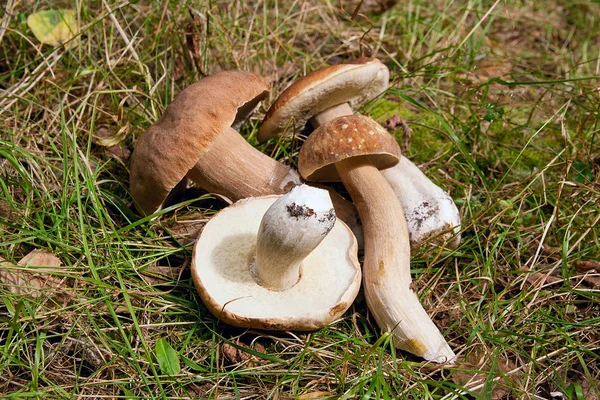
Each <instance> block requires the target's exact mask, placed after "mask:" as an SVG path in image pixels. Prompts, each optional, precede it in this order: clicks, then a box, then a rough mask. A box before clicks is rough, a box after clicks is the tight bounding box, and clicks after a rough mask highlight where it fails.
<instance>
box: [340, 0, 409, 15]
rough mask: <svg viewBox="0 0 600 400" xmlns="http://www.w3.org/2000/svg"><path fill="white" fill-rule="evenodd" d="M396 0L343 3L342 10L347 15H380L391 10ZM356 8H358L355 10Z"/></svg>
mask: <svg viewBox="0 0 600 400" xmlns="http://www.w3.org/2000/svg"><path fill="white" fill-rule="evenodd" d="M397 2H398V0H358V1H357V0H355V1H350V2H344V9H345V10H346V12H348V13H349V14H353V13H357V14H358V13H374V14H381V13H383V12H385V11H387V10H389V9H390V8H392V7H393V6H394V5H396V3H397ZM357 7H360V8H359V9H358V10H357Z"/></svg>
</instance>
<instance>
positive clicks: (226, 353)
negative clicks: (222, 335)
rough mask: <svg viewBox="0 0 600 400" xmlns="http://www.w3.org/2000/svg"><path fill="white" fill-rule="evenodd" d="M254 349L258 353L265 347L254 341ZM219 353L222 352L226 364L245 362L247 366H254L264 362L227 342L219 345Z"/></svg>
mask: <svg viewBox="0 0 600 400" xmlns="http://www.w3.org/2000/svg"><path fill="white" fill-rule="evenodd" d="M238 344H239V343H238ZM242 347H243V346H242ZM254 350H256V351H258V352H260V353H264V352H265V348H264V347H263V346H262V345H261V344H260V343H256V344H255V345H254ZM221 353H222V354H223V357H224V359H225V363H226V364H225V365H226V366H236V365H239V364H241V363H245V365H246V366H248V367H254V366H256V365H260V364H262V363H263V362H264V360H262V359H259V358H258V357H255V356H253V355H251V354H250V353H246V352H245V351H243V350H241V349H238V348H237V347H234V346H232V345H230V344H229V343H223V344H222V345H221Z"/></svg>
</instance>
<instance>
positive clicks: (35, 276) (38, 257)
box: [0, 249, 64, 298]
mask: <svg viewBox="0 0 600 400" xmlns="http://www.w3.org/2000/svg"><path fill="white" fill-rule="evenodd" d="M60 265H61V261H60V259H58V258H57V257H56V256H55V255H54V254H52V253H51V252H49V251H48V250H44V249H36V250H33V251H31V252H30V253H29V254H27V255H26V256H25V257H23V258H22V259H21V261H19V262H18V263H17V265H14V264H12V263H9V262H8V261H6V260H4V259H0V266H1V267H2V268H0V281H2V283H3V284H4V285H6V287H7V288H8V290H9V291H10V292H12V293H14V294H19V295H28V296H31V297H32V298H38V297H40V296H41V295H42V294H47V293H48V292H53V291H55V292H58V291H60V290H61V289H62V286H63V281H64V278H61V277H59V276H56V275H52V272H55V271H57V269H56V268H57V267H60ZM27 267H47V268H44V269H43V270H42V269H39V268H35V269H32V270H28V269H27ZM34 271H35V272H34Z"/></svg>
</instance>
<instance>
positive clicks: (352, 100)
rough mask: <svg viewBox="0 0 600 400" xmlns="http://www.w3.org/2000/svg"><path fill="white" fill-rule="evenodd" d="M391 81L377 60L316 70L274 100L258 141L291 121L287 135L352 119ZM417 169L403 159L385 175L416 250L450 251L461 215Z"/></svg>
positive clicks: (274, 133) (358, 61)
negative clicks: (432, 242)
mask: <svg viewBox="0 0 600 400" xmlns="http://www.w3.org/2000/svg"><path fill="white" fill-rule="evenodd" d="M388 81H389V71H388V68H387V67H386V66H385V64H383V63H382V62H381V61H379V60H377V59H374V58H360V59H357V60H355V61H353V62H350V63H348V64H339V65H332V66H329V67H325V68H321V69H318V70H316V71H313V72H311V73H309V74H307V75H306V76H304V77H302V78H300V79H299V80H297V81H296V82H294V83H293V84H292V85H291V86H289V87H288V88H287V89H286V90H284V91H283V92H282V93H281V95H280V96H279V97H278V98H277V99H276V100H275V102H274V103H273V104H272V105H271V107H270V108H269V110H268V112H267V114H266V115H265V118H264V119H263V122H262V124H261V126H260V127H259V129H258V139H259V140H260V141H264V140H267V139H269V138H271V137H275V136H278V135H280V134H281V133H282V132H284V130H285V129H286V127H288V125H289V124H290V121H292V122H293V128H294V129H289V130H288V131H298V130H302V129H303V127H304V125H305V124H306V122H307V121H310V123H311V125H312V126H313V128H315V129H316V128H318V127H319V126H320V125H322V124H323V123H325V122H327V121H331V120H332V119H335V118H336V117H339V116H344V115H352V114H353V113H354V111H353V110H354V109H356V108H358V107H360V106H362V105H363V104H365V103H367V102H368V101H371V100H373V99H374V98H375V97H377V96H379V95H380V94H381V93H383V92H384V91H385V90H386V89H387V87H388ZM411 166H412V167H414V168H412V167H411ZM415 168H417V167H416V166H414V165H413V164H412V163H411V162H410V161H409V160H408V159H406V158H404V157H403V158H402V160H401V162H400V163H399V164H398V165H397V166H396V167H393V168H391V169H389V170H388V172H386V173H384V177H385V178H386V179H387V180H388V181H389V182H390V183H391V184H392V187H393V189H394V192H395V193H396V194H397V195H398V198H399V200H400V203H401V204H402V207H403V208H404V210H405V215H406V218H407V220H408V229H409V232H410V239H411V245H412V247H418V246H420V245H421V244H422V243H423V242H424V241H426V240H428V239H431V238H435V239H437V240H438V241H442V242H443V241H445V240H451V242H450V243H449V247H452V248H454V247H457V246H458V244H459V242H460V236H459V235H458V234H457V233H458V231H459V230H460V214H459V213H458V209H457V208H456V205H455V204H454V201H453V200H452V198H451V197H450V196H449V195H448V194H447V193H446V192H445V191H444V190H443V189H441V188H440V187H439V186H437V185H436V184H434V183H433V182H432V181H431V180H430V179H429V178H427V176H425V174H423V173H420V171H417V170H415ZM417 169H418V168H417ZM403 174H406V176H404V175H403ZM442 233H444V234H443V235H442Z"/></svg>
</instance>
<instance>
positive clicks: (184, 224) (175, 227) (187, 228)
mask: <svg viewBox="0 0 600 400" xmlns="http://www.w3.org/2000/svg"><path fill="white" fill-rule="evenodd" d="M207 222H208V218H206V217H205V216H204V214H202V213H200V212H198V213H195V214H192V215H188V216H186V217H185V219H179V220H176V221H173V222H169V223H168V224H167V225H166V226H165V229H166V230H167V232H169V234H170V235H171V236H173V239H175V241H176V242H177V243H178V244H179V245H180V246H183V247H185V246H188V245H190V244H192V243H194V242H195V241H196V239H197V238H198V235H199V234H200V232H202V229H203V228H204V225H205V224H206V223H207Z"/></svg>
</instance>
